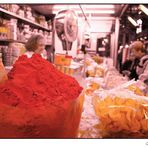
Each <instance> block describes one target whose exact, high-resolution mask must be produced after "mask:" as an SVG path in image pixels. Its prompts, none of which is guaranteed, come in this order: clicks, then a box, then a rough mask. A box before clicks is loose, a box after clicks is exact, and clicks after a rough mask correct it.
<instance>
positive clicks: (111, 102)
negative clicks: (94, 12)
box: [93, 89, 148, 138]
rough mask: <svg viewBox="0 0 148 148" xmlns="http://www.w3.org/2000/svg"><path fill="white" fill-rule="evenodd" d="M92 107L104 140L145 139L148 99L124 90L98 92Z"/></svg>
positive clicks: (147, 127) (147, 122) (147, 135)
mask: <svg viewBox="0 0 148 148" xmlns="http://www.w3.org/2000/svg"><path fill="white" fill-rule="evenodd" d="M96 93H97V94H96V96H95V97H94V98H93V106H94V109H95V112H96V115H97V116H98V118H99V124H98V127H97V128H98V129H99V130H100V134H101V136H102V137H104V138H147V137H148V97H146V96H140V95H137V94H135V93H134V92H132V91H130V90H128V89H125V90H116V89H113V90H110V91H107V90H106V91H100V92H99V91H98V92H96Z"/></svg>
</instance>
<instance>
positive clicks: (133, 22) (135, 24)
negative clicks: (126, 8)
mask: <svg viewBox="0 0 148 148" xmlns="http://www.w3.org/2000/svg"><path fill="white" fill-rule="evenodd" d="M128 20H129V21H130V22H131V23H132V24H133V25H134V26H135V27H136V26H137V25H138V24H137V22H136V21H135V20H134V19H132V18H131V17H130V16H128Z"/></svg>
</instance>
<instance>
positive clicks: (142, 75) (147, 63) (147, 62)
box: [136, 54, 148, 85]
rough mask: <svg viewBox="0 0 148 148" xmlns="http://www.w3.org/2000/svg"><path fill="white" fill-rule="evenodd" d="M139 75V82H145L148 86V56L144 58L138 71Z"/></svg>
mask: <svg viewBox="0 0 148 148" xmlns="http://www.w3.org/2000/svg"><path fill="white" fill-rule="evenodd" d="M136 72H137V74H138V75H139V80H141V81H143V82H144V83H145V84H146V85H148V54H146V55H145V56H143V57H142V58H141V60H140V62H139V64H138V66H137V69H136Z"/></svg>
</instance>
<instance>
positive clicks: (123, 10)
mask: <svg viewBox="0 0 148 148" xmlns="http://www.w3.org/2000/svg"><path fill="white" fill-rule="evenodd" d="M127 8H128V4H126V5H124V6H123V8H122V11H121V13H120V16H119V18H121V17H122V15H123V14H124V12H125V11H126V10H127Z"/></svg>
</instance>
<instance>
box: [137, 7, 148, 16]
mask: <svg viewBox="0 0 148 148" xmlns="http://www.w3.org/2000/svg"><path fill="white" fill-rule="evenodd" d="M139 9H140V10H142V11H143V12H144V13H145V14H146V15H148V8H146V7H145V6H144V5H139Z"/></svg>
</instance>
